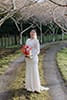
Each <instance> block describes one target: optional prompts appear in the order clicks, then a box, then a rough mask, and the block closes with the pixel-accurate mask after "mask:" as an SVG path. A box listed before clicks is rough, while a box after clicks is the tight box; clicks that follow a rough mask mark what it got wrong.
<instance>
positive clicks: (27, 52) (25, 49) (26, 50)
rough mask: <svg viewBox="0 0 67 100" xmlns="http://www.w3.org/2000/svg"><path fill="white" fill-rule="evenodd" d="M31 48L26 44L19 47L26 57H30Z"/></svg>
mask: <svg viewBox="0 0 67 100" xmlns="http://www.w3.org/2000/svg"><path fill="white" fill-rule="evenodd" d="M31 50H32V48H31V47H30V46H28V45H23V46H22V48H21V52H22V53H23V54H24V55H25V57H28V58H32V54H31Z"/></svg>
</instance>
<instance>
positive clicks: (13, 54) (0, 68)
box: [0, 49, 21, 75]
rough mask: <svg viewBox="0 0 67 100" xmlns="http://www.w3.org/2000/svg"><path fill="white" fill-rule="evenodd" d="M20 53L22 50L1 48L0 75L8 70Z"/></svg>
mask: <svg viewBox="0 0 67 100" xmlns="http://www.w3.org/2000/svg"><path fill="white" fill-rule="evenodd" d="M20 55H21V52H20V50H16V49H0V75H2V74H3V73H4V72H5V71H6V70H7V68H8V66H9V64H10V63H11V62H12V61H14V60H15V59H16V58H17V57H19V56H20Z"/></svg>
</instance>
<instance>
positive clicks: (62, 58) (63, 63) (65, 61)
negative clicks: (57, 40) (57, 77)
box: [57, 48, 67, 81]
mask: <svg viewBox="0 0 67 100" xmlns="http://www.w3.org/2000/svg"><path fill="white" fill-rule="evenodd" d="M57 63H58V67H59V69H60V71H61V73H62V76H63V79H64V80H65V81H67V48H64V49H62V50H60V51H59V52H58V53H57Z"/></svg>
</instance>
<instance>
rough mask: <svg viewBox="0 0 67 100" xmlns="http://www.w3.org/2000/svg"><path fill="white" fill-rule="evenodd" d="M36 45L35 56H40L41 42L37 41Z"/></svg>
mask: <svg viewBox="0 0 67 100" xmlns="http://www.w3.org/2000/svg"><path fill="white" fill-rule="evenodd" d="M35 43H36V44H35V45H34V48H35V49H34V55H38V54H39V53H40V43H39V40H36V42H35Z"/></svg>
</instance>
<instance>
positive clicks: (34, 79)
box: [25, 38, 49, 92]
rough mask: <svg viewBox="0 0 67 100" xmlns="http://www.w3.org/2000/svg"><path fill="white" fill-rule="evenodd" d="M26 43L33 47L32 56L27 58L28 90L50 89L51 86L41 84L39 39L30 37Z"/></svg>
mask: <svg viewBox="0 0 67 100" xmlns="http://www.w3.org/2000/svg"><path fill="white" fill-rule="evenodd" d="M26 45H29V46H30V47H32V55H33V56H32V58H27V57H26V58H25V60H26V79H25V88H26V89H27V90H28V91H32V92H34V91H37V92H40V90H48V89H49V88H47V87H43V86H41V84H40V77H39V71H38V54H39V53H40V44H39V40H38V39H31V38H30V39H28V40H27V41H26Z"/></svg>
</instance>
